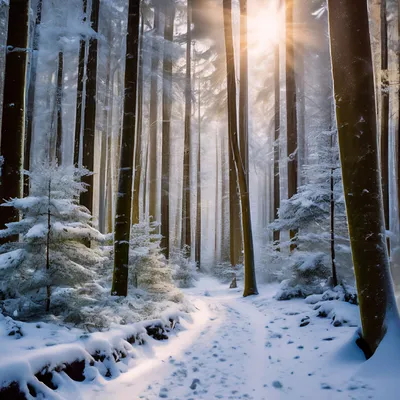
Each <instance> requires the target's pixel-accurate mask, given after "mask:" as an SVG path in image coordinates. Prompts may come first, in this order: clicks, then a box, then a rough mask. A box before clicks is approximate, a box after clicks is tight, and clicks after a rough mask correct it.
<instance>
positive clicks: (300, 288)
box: [275, 251, 330, 300]
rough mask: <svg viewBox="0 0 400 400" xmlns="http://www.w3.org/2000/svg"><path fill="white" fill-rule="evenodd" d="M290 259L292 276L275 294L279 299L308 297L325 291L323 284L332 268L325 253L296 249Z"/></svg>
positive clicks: (289, 267)
mask: <svg viewBox="0 0 400 400" xmlns="http://www.w3.org/2000/svg"><path fill="white" fill-rule="evenodd" d="M289 260H290V263H289V264H288V266H287V268H288V269H289V271H290V273H291V276H290V278H288V279H286V280H284V281H283V282H282V283H281V286H280V289H279V291H278V293H277V294H276V296H275V297H276V299H277V300H289V299H291V298H294V297H307V296H310V295H312V294H316V293H322V292H323V288H324V286H323V285H324V284H325V282H326V281H327V279H328V278H329V276H330V269H329V268H328V267H327V261H328V259H327V257H326V255H325V254H324V253H307V252H304V251H295V252H293V253H292V254H291V256H290V257H289Z"/></svg>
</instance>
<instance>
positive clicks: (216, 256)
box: [214, 132, 220, 264]
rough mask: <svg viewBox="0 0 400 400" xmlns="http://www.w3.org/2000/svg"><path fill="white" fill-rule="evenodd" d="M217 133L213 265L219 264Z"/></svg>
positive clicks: (216, 145) (216, 141)
mask: <svg viewBox="0 0 400 400" xmlns="http://www.w3.org/2000/svg"><path fill="white" fill-rule="evenodd" d="M218 136H219V135H218V132H217V135H216V136H215V217H214V235H215V236H214V260H215V264H218V263H219V260H220V257H219V244H220V243H219V240H218V239H219V235H218V232H219V206H220V200H219V168H220V166H219V164H220V162H219V152H220V149H219V145H218V141H219V137H218Z"/></svg>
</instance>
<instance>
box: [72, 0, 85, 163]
mask: <svg viewBox="0 0 400 400" xmlns="http://www.w3.org/2000/svg"><path fill="white" fill-rule="evenodd" d="M82 5H83V15H84V17H83V22H85V21H86V12H87V0H83V3H82ZM85 57H86V39H85V38H81V40H80V41H79V55H78V78H77V87H76V115H75V139H74V164H75V167H78V166H79V164H80V161H81V154H80V153H81V135H82V106H83V104H82V102H83V86H84V77H85Z"/></svg>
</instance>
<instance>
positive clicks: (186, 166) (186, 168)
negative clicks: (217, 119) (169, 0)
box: [181, 0, 192, 255]
mask: <svg viewBox="0 0 400 400" xmlns="http://www.w3.org/2000/svg"><path fill="white" fill-rule="evenodd" d="M191 53H192V0H187V39H186V87H185V142H184V147H183V151H184V155H183V188H182V240H181V245H182V247H183V248H185V249H186V250H187V251H188V252H189V255H190V247H191V246H192V231H191V218H190V211H191V202H190V196H191V191H190V172H191V168H190V149H191V128H192V127H191V124H192V68H191V64H192V54H191Z"/></svg>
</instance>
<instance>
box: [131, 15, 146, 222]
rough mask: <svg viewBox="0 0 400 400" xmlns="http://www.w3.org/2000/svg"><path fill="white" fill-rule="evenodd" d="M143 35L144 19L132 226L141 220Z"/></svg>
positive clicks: (140, 51)
mask: <svg viewBox="0 0 400 400" xmlns="http://www.w3.org/2000/svg"><path fill="white" fill-rule="evenodd" d="M143 35H144V19H143V17H142V20H141V23H140V49H139V78H138V81H139V88H138V106H137V107H138V111H137V114H138V116H137V134H136V146H135V178H134V181H133V206H132V224H138V223H139V220H140V194H139V192H140V182H141V178H142V154H143V151H142V142H143V138H142V135H143V124H142V118H143Z"/></svg>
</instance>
